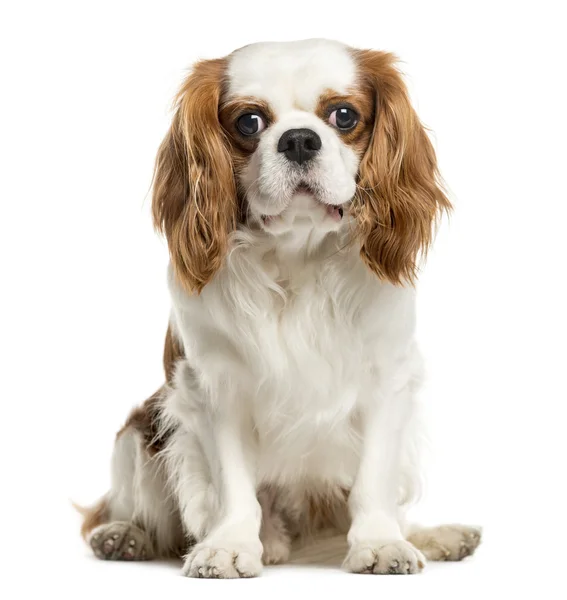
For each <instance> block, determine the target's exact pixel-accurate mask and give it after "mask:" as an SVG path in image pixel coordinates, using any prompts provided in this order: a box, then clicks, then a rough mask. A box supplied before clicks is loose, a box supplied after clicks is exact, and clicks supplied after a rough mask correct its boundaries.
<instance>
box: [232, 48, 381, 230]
mask: <svg viewBox="0 0 567 600" xmlns="http://www.w3.org/2000/svg"><path fill="white" fill-rule="evenodd" d="M227 98H228V100H227V102H226V104H225V105H224V106H223V107H222V109H221V113H220V114H221V123H222V124H223V126H224V128H225V129H226V131H227V132H228V134H229V136H230V139H231V142H232V144H233V145H234V147H235V150H236V152H237V153H241V156H242V161H241V162H240V164H239V165H237V169H236V170H237V177H238V182H239V185H240V189H241V190H242V192H243V196H244V200H245V202H246V206H247V209H248V211H249V216H250V217H251V218H252V219H254V220H256V221H257V222H258V223H259V224H260V226H261V227H263V228H264V229H265V230H266V231H268V232H270V233H272V234H275V235H277V234H279V233H282V232H283V231H287V230H288V229H290V228H292V227H299V226H301V225H302V223H301V221H306V223H305V225H306V226H307V227H315V228H318V229H322V230H324V231H331V230H336V229H338V228H339V227H340V225H341V222H342V221H343V218H344V216H345V212H346V211H347V206H348V204H349V203H350V202H351V200H352V199H353V197H354V194H355V191H356V177H357V172H358V165H359V162H360V157H361V155H362V152H363V150H364V148H365V146H366V145H367V143H368V136H369V130H370V127H369V125H370V124H371V122H372V108H373V107H372V104H371V103H369V102H368V101H367V99H366V97H365V96H364V94H362V93H361V91H360V90H359V88H358V86H357V69H356V64H355V61H354V59H353V56H352V55H351V53H350V52H349V51H348V50H347V49H346V48H345V47H344V46H342V45H340V44H338V43H333V42H328V41H325V40H318V41H306V42H299V43H291V44H290V43H283V44H255V45H253V46H247V47H246V48H243V49H241V50H239V51H237V52H236V53H235V54H234V55H233V56H232V57H231V58H230V60H229V66H228V81H227Z"/></svg>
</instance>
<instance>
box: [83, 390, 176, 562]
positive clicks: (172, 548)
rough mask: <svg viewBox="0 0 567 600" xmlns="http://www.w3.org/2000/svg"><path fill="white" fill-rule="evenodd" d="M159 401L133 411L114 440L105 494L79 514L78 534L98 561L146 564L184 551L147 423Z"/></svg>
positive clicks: (154, 398)
mask: <svg viewBox="0 0 567 600" xmlns="http://www.w3.org/2000/svg"><path fill="white" fill-rule="evenodd" d="M159 398H160V397H159V396H158V395H157V394H156V395H154V396H152V398H150V400H148V401H147V402H146V403H144V404H143V405H142V406H141V407H139V408H137V409H135V410H134V411H133V413H132V414H131V416H130V417H129V419H128V421H127V422H126V425H125V426H124V427H123V428H122V430H121V431H120V432H119V433H118V435H117V438H116V442H115V446H114V452H113V456H112V478H111V488H110V491H109V492H108V493H107V494H106V495H105V496H104V497H103V498H102V499H101V500H100V501H99V502H98V503H97V505H95V506H94V507H93V508H91V509H81V512H82V513H83V516H84V522H83V527H82V530H81V533H82V535H83V537H84V538H85V540H86V541H87V542H88V544H89V545H90V546H91V548H92V549H93V551H94V553H95V555H96V556H97V557H99V558H102V559H106V560H148V559H151V558H154V557H155V556H172V555H178V556H179V555H180V554H182V553H183V552H184V551H185V550H186V543H185V540H184V535H183V530H182V527H181V522H180V519H179V515H178V511H177V510H176V507H175V504H174V502H173V500H172V498H171V494H170V493H169V487H168V483H167V478H166V473H165V468H164V465H163V462H162V460H161V456H160V448H159V447H156V442H155V429H156V427H155V424H153V423H154V421H153V420H152V419H153V411H154V409H155V407H156V406H157V403H158V402H159ZM152 443H153V444H154V445H153V446H152Z"/></svg>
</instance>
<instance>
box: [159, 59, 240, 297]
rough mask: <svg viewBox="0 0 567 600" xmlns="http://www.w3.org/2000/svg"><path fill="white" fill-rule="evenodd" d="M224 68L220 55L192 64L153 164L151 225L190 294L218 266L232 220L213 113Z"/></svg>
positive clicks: (223, 145) (228, 165) (230, 175)
mask: <svg viewBox="0 0 567 600" xmlns="http://www.w3.org/2000/svg"><path fill="white" fill-rule="evenodd" d="M225 72H226V60H225V59H216V60H206V61H201V62H199V63H197V64H196V65H195V67H194V68H193V71H192V73H191V75H189V77H188V78H187V79H186V81H185V82H184V84H183V86H182V87H181V90H180V91H179V93H178V95H177V98H176V111H175V116H174V118H173V122H172V125H171V127H170V129H169V131H168V133H167V135H166V136H165V139H164V140H163V142H162V144H161V146H160V149H159V152H158V155H157V158H156V164H155V172H154V185H153V199H152V213H153V218H154V224H155V227H156V228H157V229H158V230H159V231H160V232H162V233H165V236H166V238H167V243H168V247H169V254H170V258H171V263H172V265H173V269H174V272H175V276H176V277H177V279H178V280H179V282H180V283H181V284H182V285H183V286H184V288H185V289H186V290H187V291H188V292H190V293H193V292H197V293H199V292H200V291H201V290H202V289H203V287H204V286H205V285H206V284H207V283H208V282H209V281H210V280H211V278H212V277H213V276H214V275H215V273H216V272H217V271H218V270H219V268H220V267H221V265H222V262H223V260H224V257H225V255H226V252H227V248H228V237H229V235H230V233H231V232H232V231H234V229H235V228H236V224H237V219H238V200H237V192H236V181H235V178H234V172H233V165H232V157H231V154H230V151H229V145H228V142H227V139H226V136H225V133H224V131H223V130H222V128H221V124H220V121H219V116H218V114H219V104H220V101H221V94H222V86H223V80H224V77H225Z"/></svg>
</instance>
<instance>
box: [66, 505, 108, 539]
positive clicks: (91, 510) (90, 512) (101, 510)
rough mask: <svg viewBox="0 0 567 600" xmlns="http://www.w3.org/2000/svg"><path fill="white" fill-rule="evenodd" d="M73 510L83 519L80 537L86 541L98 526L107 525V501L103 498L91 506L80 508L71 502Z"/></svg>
mask: <svg viewBox="0 0 567 600" xmlns="http://www.w3.org/2000/svg"><path fill="white" fill-rule="evenodd" d="M71 504H72V505H73V508H74V509H75V510H76V511H77V512H78V513H79V514H80V515H81V516H82V517H83V524H82V525H81V535H82V536H83V539H84V540H86V539H87V537H88V535H89V533H90V532H91V531H92V530H93V529H94V528H95V527H98V526H99V525H102V524H103V523H107V522H108V519H109V516H110V515H109V510H108V500H107V498H106V496H103V497H102V498H101V499H100V500H99V501H98V502H96V503H95V504H93V505H92V506H80V505H79V504H76V503H75V502H71Z"/></svg>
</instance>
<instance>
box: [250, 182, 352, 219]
mask: <svg viewBox="0 0 567 600" xmlns="http://www.w3.org/2000/svg"><path fill="white" fill-rule="evenodd" d="M294 196H309V197H311V198H313V199H314V200H315V201H316V202H317V204H319V205H320V206H323V207H324V208H325V210H326V212H327V215H328V216H329V217H330V218H331V219H333V220H334V221H337V222H338V221H340V220H341V219H342V218H343V216H344V209H343V206H342V205H340V204H328V203H327V202H323V201H321V200H320V196H321V194H320V193H319V192H318V191H317V189H315V188H314V187H312V186H310V185H309V184H307V183H303V182H302V183H300V184H299V185H298V186H297V187H296V188H295V189H294V191H293V194H292V197H294ZM284 212H285V209H284V210H283V211H282V212H280V213H278V214H277V215H262V216H261V218H262V222H263V223H264V225H268V224H270V223H272V222H273V221H275V220H276V219H278V218H279V217H280V216H281V215H282V214H283V213H284Z"/></svg>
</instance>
